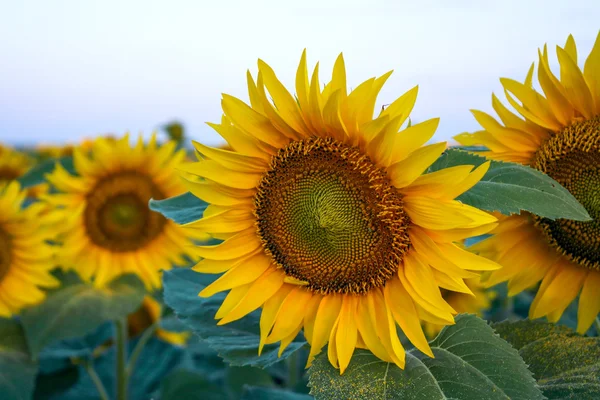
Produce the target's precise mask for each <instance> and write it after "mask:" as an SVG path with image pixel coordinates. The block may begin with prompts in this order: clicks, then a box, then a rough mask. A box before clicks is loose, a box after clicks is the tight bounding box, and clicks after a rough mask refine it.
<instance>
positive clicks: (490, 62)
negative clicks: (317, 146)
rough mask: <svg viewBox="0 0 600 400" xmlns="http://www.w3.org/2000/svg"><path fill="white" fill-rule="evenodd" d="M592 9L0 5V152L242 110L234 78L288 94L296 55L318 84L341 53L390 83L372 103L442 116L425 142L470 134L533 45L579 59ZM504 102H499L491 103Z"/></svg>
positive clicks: (198, 129) (107, 1)
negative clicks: (259, 80) (264, 81)
mask: <svg viewBox="0 0 600 400" xmlns="http://www.w3.org/2000/svg"><path fill="white" fill-rule="evenodd" d="M599 21H600V1H597V0H587V1H583V0H580V1H578V0H571V1H568V2H567V1H554V0H545V1H542V0H528V1H516V0H504V1H493V2H492V1H479V0H454V1H447V0H429V1H427V0H424V1H414V0H413V1H405V0H396V1H383V0H366V1H356V0H343V1H340V0H300V1H294V2H292V1H285V0H252V1H244V0H236V1H226V0H223V1H217V0H215V1H206V0H196V1H192V0H189V1H183V0H171V1H151V0H144V1H137V0H129V1H127V0H120V1H115V0H103V1H94V0H86V1H81V0H68V1H67V0H63V1H61V0H53V1H47V0H37V1H31V0H21V1H8V0H0V142H4V143H7V142H8V143H12V144H29V145H31V144H35V143H40V142H43V143H56V144H59V143H65V142H77V141H79V140H81V139H82V138H84V137H92V136H95V135H97V134H105V133H113V134H117V135H120V134H123V133H125V132H128V131H129V132H131V133H134V134H137V133H139V132H143V133H144V134H150V133H151V132H152V131H153V130H156V129H160V127H161V126H163V125H164V124H166V123H168V122H170V121H173V120H178V121H181V122H182V123H183V124H184V125H185V127H186V129H187V133H188V135H189V137H190V138H192V139H194V140H198V141H201V142H203V143H206V144H210V145H217V144H220V143H223V142H222V140H221V139H220V137H219V136H218V134H217V133H215V132H214V131H212V129H211V128H210V127H208V126H207V125H206V124H205V122H218V121H219V120H220V117H221V108H220V99H221V93H227V94H231V95H233V96H236V97H239V98H241V99H243V100H247V88H246V76H245V74H246V71H247V70H250V71H251V72H252V73H253V74H256V71H257V64H256V61H257V59H258V58H261V59H262V60H264V61H266V62H267V63H268V64H270V65H271V66H272V67H273V68H274V70H275V71H276V73H277V75H278V77H279V78H280V79H281V80H282V82H283V83H284V84H285V85H286V86H287V87H288V88H289V89H293V87H294V76H295V72H296V68H297V65H298V62H299V60H300V55H301V53H302V50H303V49H304V48H306V49H307V54H308V63H309V68H312V66H313V65H314V64H315V63H316V62H317V61H319V62H320V71H321V81H328V80H329V79H330V77H331V68H332V66H333V63H334V61H335V59H336V57H337V56H338V54H339V53H340V52H343V54H344V58H345V61H346V68H347V71H348V72H347V75H348V85H349V86H350V87H356V86H357V85H358V84H359V83H360V82H362V81H364V80H366V79H368V78H370V77H373V76H380V75H382V74H384V73H385V72H387V71H389V70H394V74H393V75H392V77H391V78H390V79H389V80H388V82H387V84H386V86H385V87H384V89H383V90H382V92H381V94H380V97H379V100H378V105H383V104H387V103H390V102H391V101H393V100H394V99H395V98H397V97H399V96H400V95H401V94H402V93H404V92H405V91H407V90H408V89H410V88H412V87H413V86H415V85H419V97H418V99H417V104H416V106H415V109H414V111H413V113H412V115H411V118H412V120H413V121H415V122H418V121H423V120H425V119H429V118H433V117H441V122H440V126H439V128H438V131H437V133H436V135H435V136H434V140H449V139H451V137H452V136H453V135H455V134H457V133H460V132H464V131H474V130H477V129H478V125H477V123H476V122H475V120H474V118H473V117H472V115H471V114H470V112H469V109H473V108H475V109H480V110H484V111H491V93H492V92H495V93H497V94H499V95H502V90H501V86H500V83H499V77H510V78H514V79H518V80H521V81H522V80H523V79H524V77H525V75H526V72H527V70H528V68H529V66H530V65H531V63H532V62H533V61H535V60H536V59H537V49H538V48H539V47H541V46H543V45H544V43H548V45H549V49H550V55H551V60H552V62H551V64H552V63H554V64H553V65H554V66H556V65H557V63H556V56H555V54H556V53H555V50H554V49H555V46H556V45H557V44H558V45H561V46H562V45H563V44H564V42H565V40H566V38H567V36H568V35H569V33H572V34H573V35H574V37H575V40H576V41H577V45H578V49H579V52H580V53H579V54H580V57H579V61H580V64H582V62H583V60H585V57H586V56H587V54H588V53H589V51H590V49H591V47H592V45H593V42H594V40H595V38H596V36H597V34H598V31H599V29H600V23H599ZM501 97H503V96H501Z"/></svg>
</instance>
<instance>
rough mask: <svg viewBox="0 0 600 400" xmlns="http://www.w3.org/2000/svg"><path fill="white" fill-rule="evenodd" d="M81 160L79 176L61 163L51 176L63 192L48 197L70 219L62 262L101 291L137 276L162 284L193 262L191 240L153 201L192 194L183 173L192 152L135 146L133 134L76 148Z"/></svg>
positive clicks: (60, 214) (172, 146)
mask: <svg viewBox="0 0 600 400" xmlns="http://www.w3.org/2000/svg"><path fill="white" fill-rule="evenodd" d="M73 157H74V166H75V170H76V172H77V174H78V175H76V176H74V175H71V174H69V173H68V172H67V171H66V170H65V169H64V168H62V166H61V165H60V164H57V165H56V168H55V169H54V171H53V172H52V173H51V174H49V175H47V179H48V181H49V182H50V183H51V184H52V185H53V186H54V187H55V188H56V189H57V191H58V193H55V194H50V195H48V196H45V197H44V199H45V200H46V201H47V202H48V203H49V204H51V205H53V206H55V207H56V209H55V211H54V214H55V215H54V218H55V219H56V220H61V221H64V227H63V229H62V233H61V237H60V240H61V242H62V246H61V249H60V251H59V253H58V256H59V257H60V258H61V261H62V262H63V263H64V265H65V266H66V267H72V268H73V269H75V270H77V271H78V272H79V274H80V275H81V276H82V277H83V278H84V279H86V280H92V279H93V280H94V282H95V283H96V284H97V285H99V286H102V285H104V284H105V283H107V282H109V281H111V280H112V279H114V278H115V277H117V276H119V275H122V274H126V273H135V274H137V275H138V276H139V277H140V278H141V279H142V280H143V281H144V283H145V284H146V286H147V287H148V288H157V287H160V286H161V281H160V271H162V270H166V269H170V268H171V265H172V264H173V263H175V264H185V263H187V261H186V259H185V258H184V257H185V256H187V255H188V253H187V252H186V251H185V249H184V245H185V244H189V243H190V240H191V236H190V234H189V233H187V234H186V233H185V232H184V230H183V229H181V228H180V227H179V226H177V225H176V224H174V223H173V222H172V221H170V220H167V219H165V218H164V217H163V216H162V215H160V214H158V213H155V212H152V211H150V209H149V207H148V201H149V200H150V199H151V198H154V199H164V198H167V197H171V196H176V195H179V194H181V193H183V192H184V191H185V188H184V187H183V185H182V184H181V180H180V178H179V177H178V175H177V173H176V171H175V168H176V167H178V166H179V165H180V163H181V160H182V159H183V158H184V157H185V154H184V152H183V151H177V152H175V143H174V142H167V143H165V144H163V145H161V146H158V145H157V143H156V137H155V136H152V139H151V140H150V143H149V144H148V145H147V146H145V145H144V143H143V141H142V138H141V137H140V138H139V139H138V141H137V144H136V145H135V146H134V147H132V146H131V145H130V143H129V136H128V135H126V136H125V137H123V138H122V139H119V140H112V139H110V140H109V139H105V138H98V139H96V140H95V141H94V143H93V145H92V149H91V151H89V152H88V151H84V150H82V149H80V148H76V149H75V150H74V152H73Z"/></svg>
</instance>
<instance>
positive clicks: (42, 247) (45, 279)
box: [0, 181, 59, 317]
mask: <svg viewBox="0 0 600 400" xmlns="http://www.w3.org/2000/svg"><path fill="white" fill-rule="evenodd" d="M25 197H26V193H25V191H22V190H21V188H20V186H19V184H18V183H17V182H15V181H12V182H10V183H7V184H3V185H2V186H0V317H10V316H11V315H13V314H17V313H18V312H19V311H20V310H21V309H22V308H23V307H26V306H31V305H34V304H37V303H39V302H41V301H42V300H43V299H44V297H45V292H44V291H43V290H41V289H40V287H45V288H50V287H55V286H57V285H58V284H59V282H58V280H57V279H55V278H54V277H53V276H52V275H51V274H50V270H51V269H52V268H54V266H55V264H54V263H53V250H52V247H51V246H50V245H48V244H47V242H46V241H47V240H48V239H51V238H52V236H53V235H54V232H53V231H52V230H51V229H50V228H49V227H48V225H47V224H45V221H46V220H45V217H44V215H43V212H42V211H43V207H40V204H39V203H38V204H32V205H30V206H29V207H27V208H22V205H23V201H24V200H25Z"/></svg>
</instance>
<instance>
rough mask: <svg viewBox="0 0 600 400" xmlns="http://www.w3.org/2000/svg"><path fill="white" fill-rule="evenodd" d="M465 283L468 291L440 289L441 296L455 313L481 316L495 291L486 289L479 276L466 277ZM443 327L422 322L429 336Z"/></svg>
mask: <svg viewBox="0 0 600 400" xmlns="http://www.w3.org/2000/svg"><path fill="white" fill-rule="evenodd" d="M465 283H466V284H467V287H468V288H469V290H470V293H468V292H467V293H465V292H463V293H461V292H454V291H451V290H442V297H443V298H444V300H446V302H448V304H450V306H451V307H452V308H454V310H455V311H456V312H457V313H459V314H461V313H467V314H475V315H477V316H480V317H481V316H482V315H483V312H484V311H485V310H487V309H488V308H490V306H491V304H492V300H493V299H494V297H495V293H494V292H493V291H490V290H486V289H485V287H484V286H483V284H482V283H481V282H480V280H479V278H472V279H466V280H465ZM443 327H444V326H443V325H437V324H432V323H430V322H425V323H424V324H423V329H425V334H426V335H427V336H428V337H430V338H433V337H435V336H436V335H437V334H438V333H439V332H440V331H441V330H442V328H443Z"/></svg>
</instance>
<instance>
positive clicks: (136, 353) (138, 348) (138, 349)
mask: <svg viewBox="0 0 600 400" xmlns="http://www.w3.org/2000/svg"><path fill="white" fill-rule="evenodd" d="M157 328H158V324H156V323H155V324H152V325H150V327H148V329H146V330H145V331H144V333H143V334H142V336H141V337H140V340H138V342H137V344H136V345H135V348H134V349H133V353H131V357H130V358H129V362H128V363H127V370H126V373H127V379H129V377H131V375H132V374H133V369H134V368H135V364H136V362H137V360H138V358H139V357H140V354H142V351H143V350H144V347H145V346H146V343H148V341H149V340H150V339H151V338H152V336H154V332H156V329H157Z"/></svg>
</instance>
